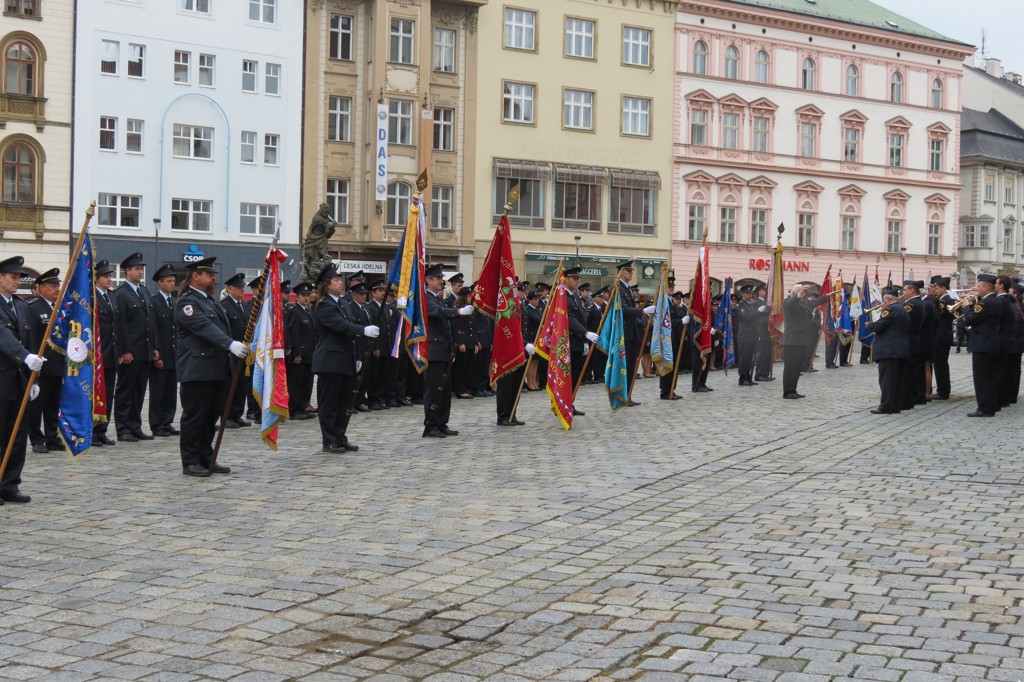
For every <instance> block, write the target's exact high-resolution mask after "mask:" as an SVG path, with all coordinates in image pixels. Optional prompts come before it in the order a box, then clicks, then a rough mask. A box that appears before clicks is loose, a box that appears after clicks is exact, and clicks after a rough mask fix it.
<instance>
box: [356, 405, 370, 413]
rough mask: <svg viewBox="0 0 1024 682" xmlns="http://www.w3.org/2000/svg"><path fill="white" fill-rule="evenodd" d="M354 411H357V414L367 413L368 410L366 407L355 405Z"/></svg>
mask: <svg viewBox="0 0 1024 682" xmlns="http://www.w3.org/2000/svg"><path fill="white" fill-rule="evenodd" d="M356 410H358V411H359V412H369V411H370V408H369V407H367V406H366V405H356Z"/></svg>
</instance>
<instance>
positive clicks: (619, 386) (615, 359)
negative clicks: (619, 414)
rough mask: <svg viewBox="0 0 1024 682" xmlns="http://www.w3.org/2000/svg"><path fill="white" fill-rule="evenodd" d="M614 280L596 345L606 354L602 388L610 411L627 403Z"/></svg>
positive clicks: (623, 341)
mask: <svg viewBox="0 0 1024 682" xmlns="http://www.w3.org/2000/svg"><path fill="white" fill-rule="evenodd" d="M619 285H620V283H619V281H618V280H616V282H615V286H614V288H613V289H612V297H611V300H610V301H608V314H607V315H605V318H604V324H602V325H601V330H600V331H599V332H598V336H599V337H600V338H599V339H598V341H597V346H598V348H600V349H601V350H602V351H604V353H605V354H606V355H607V356H608V362H607V364H606V365H605V368H604V388H605V390H606V391H607V392H608V402H609V403H610V404H611V408H612V411H613V412H614V411H615V410H621V409H622V408H623V407H626V405H628V404H629V376H628V370H627V369H626V365H627V362H626V337H625V335H624V333H623V330H624V322H623V319H622V295H621V292H620V291H619Z"/></svg>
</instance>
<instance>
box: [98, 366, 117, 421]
mask: <svg viewBox="0 0 1024 682" xmlns="http://www.w3.org/2000/svg"><path fill="white" fill-rule="evenodd" d="M103 380H104V381H105V382H106V387H107V400H106V402H105V403H104V407H105V414H106V415H107V421H105V422H103V423H102V424H93V427H92V436H93V438H95V437H96V436H105V435H107V427H108V426H109V425H110V416H111V415H112V414H113V412H112V411H111V409H110V408H111V406H112V405H113V404H114V400H113V398H114V384H116V383H117V366H116V365H115V366H113V367H107V366H106V365H104V366H103Z"/></svg>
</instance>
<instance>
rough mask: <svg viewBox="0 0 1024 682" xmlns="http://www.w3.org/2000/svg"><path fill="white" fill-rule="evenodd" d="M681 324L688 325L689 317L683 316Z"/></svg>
mask: <svg viewBox="0 0 1024 682" xmlns="http://www.w3.org/2000/svg"><path fill="white" fill-rule="evenodd" d="M683 324H690V316H689V315H684V316H683Z"/></svg>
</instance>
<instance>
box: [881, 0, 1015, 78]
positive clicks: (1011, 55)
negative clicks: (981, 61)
mask: <svg viewBox="0 0 1024 682" xmlns="http://www.w3.org/2000/svg"><path fill="white" fill-rule="evenodd" d="M873 2H874V3H875V4H878V5H882V6H883V7H886V8H887V9H890V10H892V11H893V12H896V13H897V14H902V15H903V16H905V17H907V18H908V19H913V20H914V21H916V22H917V23H919V24H921V25H922V26H926V27H928V28H930V29H932V30H933V31H938V32H939V33H941V34H943V35H945V36H947V37H949V38H954V39H956V40H959V41H961V42H964V43H969V44H971V45H974V46H976V47H978V50H979V52H978V54H979V55H980V52H981V32H982V29H984V30H985V54H986V56H988V57H996V58H998V59H1001V60H1003V68H1004V69H1006V70H1007V71H1016V72H1017V73H1022V72H1024V40H1022V37H1021V29H1022V27H1024V2H1020V0H966V1H965V0H956V1H954V0H873Z"/></svg>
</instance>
